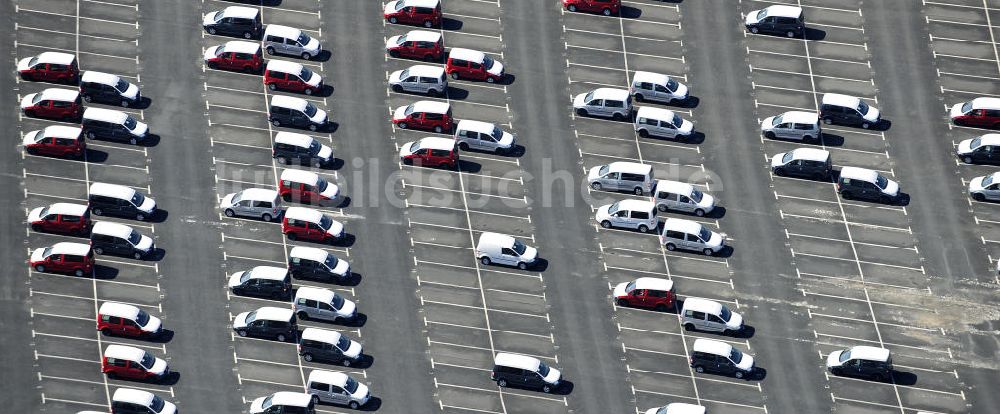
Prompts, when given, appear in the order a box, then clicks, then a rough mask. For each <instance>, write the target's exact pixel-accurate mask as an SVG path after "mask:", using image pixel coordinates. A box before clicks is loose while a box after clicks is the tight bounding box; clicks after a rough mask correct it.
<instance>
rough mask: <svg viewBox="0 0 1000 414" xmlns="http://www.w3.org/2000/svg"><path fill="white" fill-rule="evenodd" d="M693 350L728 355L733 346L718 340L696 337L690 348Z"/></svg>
mask: <svg viewBox="0 0 1000 414" xmlns="http://www.w3.org/2000/svg"><path fill="white" fill-rule="evenodd" d="M691 350H692V351H694V352H705V353H709V354H715V355H724V356H727V357H728V356H729V354H730V353H731V352H732V351H733V346H732V345H729V344H727V343H725V342H720V341H716V340H712V339H704V338H701V339H696V340H695V341H694V346H693V347H692V348H691Z"/></svg>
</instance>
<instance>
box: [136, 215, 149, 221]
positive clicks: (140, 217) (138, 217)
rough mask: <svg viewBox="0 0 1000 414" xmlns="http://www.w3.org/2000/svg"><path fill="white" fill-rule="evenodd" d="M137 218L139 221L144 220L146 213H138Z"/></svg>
mask: <svg viewBox="0 0 1000 414" xmlns="http://www.w3.org/2000/svg"><path fill="white" fill-rule="evenodd" d="M135 219H136V220H139V221H144V220H146V215H145V214H142V213H139V214H136V215H135Z"/></svg>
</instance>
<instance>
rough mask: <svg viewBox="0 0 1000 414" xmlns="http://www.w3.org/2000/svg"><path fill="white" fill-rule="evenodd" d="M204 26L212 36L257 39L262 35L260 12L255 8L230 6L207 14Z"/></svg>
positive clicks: (203, 22)
mask: <svg viewBox="0 0 1000 414" xmlns="http://www.w3.org/2000/svg"><path fill="white" fill-rule="evenodd" d="M202 26H204V27H205V31H206V32H208V34H211V35H215V34H221V35H229V36H241V37H243V38H244V39H255V38H258V37H260V34H261V28H262V25H261V22H260V10H258V9H257V8H255V7H243V6H229V7H226V8H225V9H222V10H219V11H214V12H209V13H208V14H206V15H205V17H204V19H203V20H202Z"/></svg>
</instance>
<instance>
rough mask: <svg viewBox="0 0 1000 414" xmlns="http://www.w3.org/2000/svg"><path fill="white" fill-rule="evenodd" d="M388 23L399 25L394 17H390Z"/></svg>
mask: <svg viewBox="0 0 1000 414" xmlns="http://www.w3.org/2000/svg"><path fill="white" fill-rule="evenodd" d="M389 23H392V24H396V23H399V19H396V18H395V17H390V18H389Z"/></svg>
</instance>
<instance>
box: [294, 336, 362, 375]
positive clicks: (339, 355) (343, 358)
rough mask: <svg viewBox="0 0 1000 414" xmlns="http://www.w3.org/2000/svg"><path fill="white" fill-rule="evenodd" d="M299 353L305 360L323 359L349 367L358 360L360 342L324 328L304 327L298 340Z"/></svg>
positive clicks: (359, 357) (359, 358) (360, 353)
mask: <svg viewBox="0 0 1000 414" xmlns="http://www.w3.org/2000/svg"><path fill="white" fill-rule="evenodd" d="M299 355H301V356H302V359H304V360H306V361H307V362H312V361H325V362H332V363H338V364H341V365H343V366H345V367H349V366H351V365H355V364H357V363H358V362H360V360H361V355H362V349H361V344H358V343H357V342H354V341H352V340H351V339H350V338H348V337H347V335H342V334H340V333H339V332H336V331H329V330H326V329H316V328H306V329H305V330H303V331H302V339H300V340H299Z"/></svg>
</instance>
